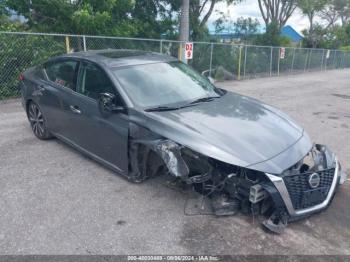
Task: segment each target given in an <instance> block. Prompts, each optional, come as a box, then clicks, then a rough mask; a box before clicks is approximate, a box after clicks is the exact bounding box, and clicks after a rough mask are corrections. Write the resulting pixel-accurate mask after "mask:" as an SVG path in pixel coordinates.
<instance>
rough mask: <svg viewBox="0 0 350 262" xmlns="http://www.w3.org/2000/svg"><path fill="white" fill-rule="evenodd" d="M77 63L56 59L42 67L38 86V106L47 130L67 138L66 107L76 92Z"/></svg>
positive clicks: (70, 60)
mask: <svg viewBox="0 0 350 262" xmlns="http://www.w3.org/2000/svg"><path fill="white" fill-rule="evenodd" d="M78 69H79V61H78V60H74V59H66V58H65V59H58V60H54V61H50V62H48V63H46V64H45V65H44V68H43V73H44V75H45V77H44V78H43V79H42V81H41V84H40V89H39V90H40V93H41V94H42V95H40V98H39V106H40V107H41V109H42V112H43V114H44V116H45V119H46V121H47V125H48V128H49V130H50V131H51V132H52V133H54V134H57V135H62V136H65V137H66V136H68V133H67V131H68V130H67V114H66V113H65V112H66V110H67V106H68V105H69V104H70V103H71V102H72V101H71V99H72V94H74V93H75V91H76V82H77V73H78Z"/></svg>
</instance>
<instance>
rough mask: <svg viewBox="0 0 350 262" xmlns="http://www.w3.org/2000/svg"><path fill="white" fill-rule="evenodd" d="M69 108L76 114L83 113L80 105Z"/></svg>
mask: <svg viewBox="0 0 350 262" xmlns="http://www.w3.org/2000/svg"><path fill="white" fill-rule="evenodd" d="M69 108H70V110H71V111H72V112H73V113H74V114H81V110H80V109H79V107H77V106H69Z"/></svg>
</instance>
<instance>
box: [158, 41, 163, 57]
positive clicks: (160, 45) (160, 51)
mask: <svg viewBox="0 0 350 262" xmlns="http://www.w3.org/2000/svg"><path fill="white" fill-rule="evenodd" d="M159 53H161V54H162V53H163V40H162V39H161V40H160V42H159Z"/></svg>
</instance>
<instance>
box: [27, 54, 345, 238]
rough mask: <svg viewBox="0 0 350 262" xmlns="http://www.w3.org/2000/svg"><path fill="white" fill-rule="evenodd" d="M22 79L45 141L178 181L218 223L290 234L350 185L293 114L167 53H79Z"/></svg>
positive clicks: (123, 170) (120, 168)
mask: <svg viewBox="0 0 350 262" xmlns="http://www.w3.org/2000/svg"><path fill="white" fill-rule="evenodd" d="M20 80H21V81H20V87H21V92H22V104H23V107H24V109H25V111H26V113H27V116H28V120H29V122H30V125H31V128H32V130H33V132H34V134H35V136H36V137H38V138H39V139H43V140H45V139H49V138H52V137H56V138H58V139H60V140H62V141H64V142H66V143H67V144H69V145H71V146H73V147H74V148H76V149H77V150H79V151H80V152H82V153H84V154H86V155H88V156H89V157H91V158H93V159H95V160H96V161H98V162H100V163H102V164H103V165H105V166H107V167H108V168H110V169H112V170H114V171H115V172H116V173H118V174H121V175H123V176H125V177H127V178H128V179H129V180H131V181H133V182H142V181H144V180H145V179H147V178H151V177H156V176H160V175H165V174H166V175H169V176H170V177H172V178H174V180H176V181H179V182H180V183H182V184H184V185H187V186H188V187H190V188H191V189H193V191H194V192H196V193H197V194H199V195H200V196H201V197H202V198H205V199H206V200H208V201H209V203H210V205H211V209H212V211H213V214H215V215H218V216H220V215H233V214H236V213H237V212H243V213H246V214H250V215H253V216H256V215H259V216H263V217H265V220H264V221H263V225H264V226H265V227H266V228H267V229H269V230H271V231H273V232H275V233H281V232H282V231H283V229H284V228H285V227H286V225H287V223H288V222H289V221H293V220H296V219H299V218H303V217H305V216H309V215H310V214H313V213H315V212H319V211H321V210H324V209H325V208H326V207H327V206H328V205H329V204H330V202H331V200H332V197H333V196H334V194H335V192H336V189H337V187H338V185H339V184H342V183H344V181H345V180H346V174H345V173H344V172H343V171H342V170H341V166H340V164H339V161H338V160H337V157H336V156H335V154H334V153H333V152H332V151H331V150H330V149H329V148H328V147H327V146H325V145H320V144H314V143H312V142H311V140H310V138H309V136H308V135H307V133H306V132H305V131H304V129H303V128H301V127H299V126H298V125H297V124H296V123H295V122H294V121H293V120H291V119H290V118H289V117H288V116H287V115H286V114H284V113H283V112H281V111H279V110H277V109H276V108H273V107H271V106H269V105H266V104H264V103H262V102H259V101H257V100H255V99H253V98H250V97H246V96H242V95H239V94H237V93H234V92H230V91H226V90H223V89H220V88H218V87H216V86H215V85H214V84H212V83H211V81H209V79H207V78H205V77H204V76H202V75H201V74H198V73H197V72H196V71H194V70H193V69H192V68H190V67H189V66H187V65H186V64H184V63H182V62H179V61H178V60H176V59H175V58H173V57H170V56H167V55H161V54H157V53H150V52H142V51H127V50H100V51H89V52H78V53H72V54H67V55H62V56H59V57H55V58H52V59H50V60H48V61H47V62H45V63H43V64H41V65H38V66H36V67H33V68H30V69H28V70H27V71H26V72H24V73H23V74H21V75H20Z"/></svg>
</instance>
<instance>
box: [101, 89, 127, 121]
mask: <svg viewBox="0 0 350 262" xmlns="http://www.w3.org/2000/svg"><path fill="white" fill-rule="evenodd" d="M98 108H99V110H100V112H101V114H102V116H104V117H107V116H109V115H110V114H112V113H113V112H124V107H122V106H116V96H115V95H113V94H111V93H101V94H100V97H99V99H98Z"/></svg>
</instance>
